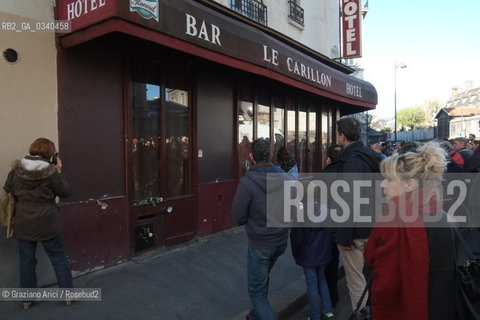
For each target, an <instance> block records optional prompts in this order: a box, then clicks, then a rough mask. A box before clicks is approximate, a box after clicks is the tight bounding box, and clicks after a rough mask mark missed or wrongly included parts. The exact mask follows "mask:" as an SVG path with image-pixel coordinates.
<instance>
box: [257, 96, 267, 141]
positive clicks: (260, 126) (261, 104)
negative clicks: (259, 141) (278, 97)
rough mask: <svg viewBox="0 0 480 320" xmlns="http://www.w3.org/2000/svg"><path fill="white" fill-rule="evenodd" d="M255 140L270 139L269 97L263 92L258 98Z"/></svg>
mask: <svg viewBox="0 0 480 320" xmlns="http://www.w3.org/2000/svg"><path fill="white" fill-rule="evenodd" d="M257 138H265V139H270V97H269V95H268V94H267V93H265V92H262V93H260V94H259V97H258V111H257Z"/></svg>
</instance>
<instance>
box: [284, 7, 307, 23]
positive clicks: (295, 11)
mask: <svg viewBox="0 0 480 320" xmlns="http://www.w3.org/2000/svg"><path fill="white" fill-rule="evenodd" d="M288 4H289V5H290V14H289V15H288V17H289V18H290V19H292V20H293V21H295V22H297V23H300V24H301V25H302V26H303V23H304V20H303V8H302V7H300V6H299V5H297V4H296V3H295V2H293V1H288Z"/></svg>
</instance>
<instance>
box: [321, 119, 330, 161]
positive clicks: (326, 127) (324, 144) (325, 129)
mask: <svg viewBox="0 0 480 320" xmlns="http://www.w3.org/2000/svg"><path fill="white" fill-rule="evenodd" d="M330 123H331V122H329V119H328V111H322V138H321V139H322V168H324V167H325V166H326V160H327V150H328V145H329V139H328V138H329V137H328V130H329V126H330Z"/></svg>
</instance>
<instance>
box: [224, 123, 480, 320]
mask: <svg viewBox="0 0 480 320" xmlns="http://www.w3.org/2000/svg"><path fill="white" fill-rule="evenodd" d="M336 125H337V127H336V129H337V130H336V133H337V137H336V138H337V139H336V141H337V143H338V144H332V145H331V146H329V148H328V159H327V166H326V167H325V168H324V170H325V172H333V173H337V174H349V173H375V172H380V173H381V175H382V176H383V181H382V182H381V184H380V186H381V188H382V191H383V194H384V196H385V197H386V199H388V201H390V202H391V203H393V204H394V206H384V210H389V211H390V212H387V213H389V214H390V215H391V216H392V217H394V218H393V220H392V221H389V222H385V223H383V224H382V222H377V223H376V224H374V225H373V226H372V227H371V228H369V227H365V226H362V227H352V226H349V227H342V226H339V227H337V228H325V227H322V225H318V226H317V227H300V228H298V227H295V228H287V227H285V228H268V227H267V226H266V193H267V191H266V190H267V189H266V179H267V178H266V177H267V173H268V172H285V173H290V174H286V175H285V179H286V180H289V179H298V170H297V169H296V166H295V159H294V157H292V156H291V155H289V154H288V152H286V150H284V149H282V150H281V152H282V154H281V155H280V154H279V155H277V163H276V164H277V165H278V166H276V164H274V163H273V162H272V161H271V159H272V158H273V154H272V152H271V150H272V149H271V144H270V141H269V140H268V139H257V140H255V141H254V142H253V143H252V146H251V153H250V159H251V160H252V161H253V163H254V165H253V167H251V168H250V170H249V171H248V172H247V173H246V175H245V177H243V178H242V179H241V180H240V183H239V186H238V189H237V193H236V195H235V198H234V202H233V206H232V216H233V218H234V219H235V220H236V221H237V223H238V224H240V225H246V232H247V235H248V239H249V246H248V247H249V248H248V259H247V275H248V292H249V296H250V300H251V302H252V309H251V311H250V312H249V313H248V315H246V319H248V320H254V319H276V315H275V312H274V311H273V309H272V307H271V305H270V302H269V300H268V285H269V274H270V271H271V269H272V267H273V265H274V264H275V261H276V260H277V258H278V257H279V255H281V254H283V252H284V251H285V249H286V247H287V241H288V240H287V238H288V234H290V242H291V250H292V255H293V257H294V260H295V262H296V263H297V264H298V265H299V266H301V267H302V268H303V270H304V275H305V281H306V288H307V298H308V302H309V315H310V316H309V318H308V319H310V320H325V319H330V320H331V319H335V311H334V307H335V304H336V303H337V302H338V299H339V297H338V291H337V276H338V275H337V273H338V265H339V259H341V260H342V262H343V265H344V269H345V278H346V284H347V288H348V293H349V298H350V305H351V308H352V312H353V311H354V310H357V311H359V310H361V311H362V312H367V311H368V312H369V313H370V316H371V319H381V320H382V319H389V320H395V319H398V320H400V319H401V320H427V319H431V320H442V319H445V320H447V319H448V320H455V319H470V318H469V317H468V316H467V315H466V314H465V313H464V311H463V306H462V303H459V301H460V300H459V295H460V293H459V292H458V289H457V286H456V278H455V277H456V275H455V268H456V264H455V235H454V232H453V229H452V228H450V227H448V226H447V225H446V222H445V221H446V216H445V214H444V211H443V208H442V207H441V206H439V205H438V203H439V201H437V200H438V199H439V197H440V196H441V195H440V193H441V192H442V188H441V183H442V179H443V178H444V175H445V173H446V172H479V171H480V151H479V149H477V148H476V146H478V143H477V142H478V141H477V140H475V137H474V136H472V135H471V136H470V139H465V138H462V137H459V138H455V139H453V140H452V141H444V142H439V141H438V142H428V143H419V142H415V141H404V142H401V143H395V144H392V143H389V142H385V143H381V144H373V145H371V146H366V145H364V144H363V143H362V142H361V141H360V140H359V139H360V124H359V122H358V121H357V120H355V119H352V118H344V119H340V120H339V121H337V124H336ZM475 145H476V146H475ZM291 173H293V175H292V174H291ZM426 181H428V183H426ZM400 202H402V203H401V204H400ZM349 205H350V206H352V210H356V209H354V208H353V205H352V204H349ZM478 206H479V209H480V202H479V204H478ZM359 210H368V207H364V209H362V207H359ZM402 210H403V211H402ZM413 210H420V213H421V214H420V215H418V216H417V218H416V219H414V220H413V221H412V220H409V221H401V219H400V217H401V216H402V213H405V212H406V214H407V215H409V214H410V215H411V213H412V211H413ZM400 211H402V212H400ZM384 213H385V212H384ZM360 214H362V212H360ZM429 215H439V216H440V217H441V221H440V223H445V225H442V227H438V228H430V227H427V226H425V224H424V219H425V217H426V216H429ZM444 220H445V221H444Z"/></svg>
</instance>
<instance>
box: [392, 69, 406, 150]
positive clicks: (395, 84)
mask: <svg viewBox="0 0 480 320" xmlns="http://www.w3.org/2000/svg"><path fill="white" fill-rule="evenodd" d="M406 67H407V65H406V64H405V63H399V64H397V62H396V61H395V80H394V88H395V95H394V99H395V104H394V107H395V123H394V126H395V128H394V131H395V143H397V69H398V68H401V69H405V68H406Z"/></svg>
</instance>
